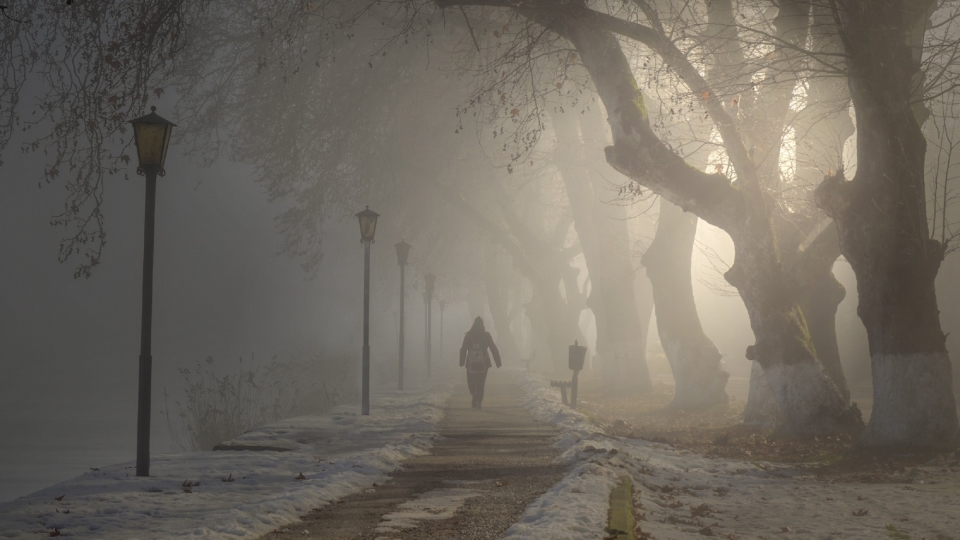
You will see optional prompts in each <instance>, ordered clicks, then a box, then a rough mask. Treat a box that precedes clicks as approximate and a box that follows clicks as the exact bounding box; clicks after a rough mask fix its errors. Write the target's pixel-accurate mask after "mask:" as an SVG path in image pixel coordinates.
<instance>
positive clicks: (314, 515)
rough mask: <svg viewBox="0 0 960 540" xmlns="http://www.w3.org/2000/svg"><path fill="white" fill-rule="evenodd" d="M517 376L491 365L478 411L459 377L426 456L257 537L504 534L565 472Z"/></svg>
mask: <svg viewBox="0 0 960 540" xmlns="http://www.w3.org/2000/svg"><path fill="white" fill-rule="evenodd" d="M515 376H516V372H510V371H504V370H499V371H498V370H497V369H491V370H490V373H489V377H488V379H487V387H486V396H485V397H484V401H483V409H482V410H479V411H478V410H475V409H473V408H471V407H470V394H469V392H468V391H467V386H466V376H464V377H463V381H461V383H460V384H459V386H458V387H457V390H456V391H455V393H454V396H453V398H452V399H451V400H450V403H449V404H448V405H447V409H446V416H445V418H444V420H443V422H441V424H440V435H441V437H440V439H439V440H438V441H437V443H436V445H435V446H434V447H433V451H432V453H431V454H430V455H427V456H421V457H417V458H413V459H411V460H408V461H406V462H405V463H404V467H403V469H401V470H400V471H397V472H395V473H394V474H393V476H392V478H391V479H390V480H389V481H388V482H387V483H386V484H384V485H382V486H377V485H374V486H371V487H370V488H369V489H367V490H366V491H365V492H363V493H360V494H357V495H353V496H351V497H348V498H345V499H342V500H341V501H340V502H339V503H338V504H332V505H328V506H326V507H323V508H320V509H317V510H313V511H312V512H310V513H309V514H307V515H305V516H302V518H301V519H302V521H300V522H298V523H294V524H291V525H289V526H287V527H284V528H282V529H281V530H279V531H276V532H273V533H270V534H268V535H266V536H264V537H262V538H263V539H265V540H279V539H292V538H297V539H303V538H323V539H326V540H339V539H355V538H362V539H403V538H416V539H418V540H429V539H441V538H442V539H451V538H455V539H487V538H489V539H499V538H501V537H502V535H503V532H504V531H505V530H506V529H507V528H508V527H509V526H510V525H512V524H513V523H515V522H516V521H517V520H518V519H519V517H520V515H521V514H522V513H523V510H524V509H525V508H526V506H527V505H528V504H530V503H531V502H532V501H533V500H534V499H536V498H537V497H538V496H539V495H541V494H542V493H543V492H544V491H546V490H547V489H548V488H549V487H550V486H552V485H554V484H555V483H557V482H559V481H560V479H561V478H562V477H563V474H564V470H563V468H562V467H560V466H557V465H553V464H552V462H553V459H554V458H555V457H556V456H557V455H558V450H557V449H556V448H553V447H551V446H550V443H551V442H552V440H553V438H554V437H555V436H556V435H557V432H556V430H554V429H553V428H552V427H551V426H548V425H543V424H540V423H536V422H534V421H533V419H531V418H530V416H529V415H528V414H527V412H526V410H524V409H523V408H522V407H521V405H520V399H521V397H522V391H521V390H520V388H519V387H518V386H517V384H516V383H515V382H514V381H513V380H512V379H513V377H515Z"/></svg>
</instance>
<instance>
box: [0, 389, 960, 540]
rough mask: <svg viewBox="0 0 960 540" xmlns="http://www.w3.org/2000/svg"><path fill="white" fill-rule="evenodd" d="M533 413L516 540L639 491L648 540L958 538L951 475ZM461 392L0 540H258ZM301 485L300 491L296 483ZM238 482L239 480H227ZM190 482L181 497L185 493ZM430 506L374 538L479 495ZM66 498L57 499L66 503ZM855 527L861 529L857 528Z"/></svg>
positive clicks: (162, 478)
mask: <svg viewBox="0 0 960 540" xmlns="http://www.w3.org/2000/svg"><path fill="white" fill-rule="evenodd" d="M514 373H515V374H516V376H517V377H518V378H522V385H521V386H522V388H523V389H524V392H526V400H525V406H526V407H527V408H528V410H530V412H531V414H532V415H533V416H534V418H535V419H537V420H538V421H541V422H550V423H553V424H555V425H556V426H557V427H558V428H559V429H560V431H561V436H560V437H559V438H558V440H557V443H556V444H557V445H558V446H560V447H561V448H562V449H563V450H564V453H563V455H562V456H561V457H560V458H559V459H561V460H563V461H564V462H565V463H566V464H567V465H568V466H569V467H570V472H569V473H568V474H567V476H566V477H565V478H564V479H563V480H562V481H561V482H559V483H558V484H557V485H555V486H554V487H553V488H551V489H550V490H549V491H548V492H547V493H545V494H543V495H542V496H541V497H540V498H538V499H537V500H536V501H534V502H533V503H532V504H531V505H530V506H529V507H528V508H527V509H526V510H525V512H524V514H523V516H522V517H521V519H520V520H519V522H518V523H516V524H515V525H513V526H512V527H511V528H510V529H508V530H507V532H506V534H505V536H506V537H507V538H512V539H513V538H530V539H544V538H551V539H566V538H569V539H589V538H596V539H600V538H603V537H604V536H605V532H604V527H605V525H606V512H607V504H608V503H607V500H608V496H609V492H610V490H611V489H612V487H613V486H614V485H615V484H616V483H617V481H618V480H619V477H620V476H622V475H631V476H633V478H634V483H635V485H636V493H635V502H636V504H637V505H638V507H639V510H638V514H639V515H641V516H642V517H643V520H642V521H640V522H639V523H638V524H639V527H640V529H641V530H642V531H643V533H646V534H649V535H650V536H649V538H657V539H661V540H665V539H679V538H697V537H700V536H701V535H712V536H717V537H721V538H744V539H746V538H770V539H772V538H864V539H867V538H869V539H875V538H914V539H920V538H927V539H931V540H933V539H947V538H954V539H960V533H958V531H960V522H958V521H960V520H958V519H957V512H956V504H957V502H956V501H957V495H958V493H960V489H958V488H960V474H958V473H957V472H953V471H952V470H951V468H950V466H951V463H948V462H945V463H943V464H941V465H937V466H934V465H931V466H925V467H919V468H915V469H910V470H908V471H906V472H905V473H904V475H903V476H904V477H903V479H902V480H903V482H901V483H887V484H866V483H833V482H831V481H830V480H829V479H824V478H820V479H817V478H815V477H813V476H812V475H811V474H810V473H805V472H804V471H803V470H802V469H793V468H787V467H783V466H774V465H771V464H767V463H750V462H746V461H737V460H729V459H710V458H705V457H702V456H699V455H696V454H690V453H687V452H684V451H682V450H677V449H674V448H672V447H669V446H667V445H662V444H657V443H650V442H645V441H637V440H633V439H623V438H618V437H608V436H606V435H604V434H603V433H602V432H601V430H600V429H599V428H598V426H596V425H594V424H593V423H591V422H590V421H589V420H588V419H587V418H586V417H585V416H584V415H582V414H580V413H578V412H576V411H572V410H570V409H568V408H565V407H563V406H562V405H561V404H560V402H559V396H558V395H557V392H556V390H555V389H551V388H549V387H547V386H546V385H545V384H544V383H543V382H541V381H540V380H537V379H535V378H533V377H530V376H528V375H527V374H525V373H522V372H519V371H515V372H514ZM452 389H453V385H452V384H450V383H443V384H439V385H437V386H434V387H431V388H423V389H421V390H419V391H418V392H411V393H407V394H404V395H400V394H387V395H377V396H376V398H377V399H376V400H375V401H374V406H373V409H372V414H371V415H370V416H369V417H363V416H360V415H358V414H357V407H355V406H352V407H339V408H337V409H335V410H333V411H331V412H328V413H326V414H323V415H319V416H304V417H298V418H294V419H290V420H287V421H284V422H280V423H277V424H273V425H271V426H267V427H264V428H260V429H257V430H254V431H252V432H250V433H248V434H245V435H243V436H241V437H239V438H238V439H236V440H235V441H234V443H235V444H244V445H249V446H270V447H278V448H283V449H285V450H287V451H285V452H251V451H230V452H197V453H189V454H169V455H162V456H156V457H155V458H154V460H153V465H152V469H151V474H153V475H154V476H151V477H150V478H137V477H135V476H133V468H132V467H133V464H132V463H124V464H118V465H113V466H109V467H101V468H100V470H91V471H89V472H88V473H86V474H84V475H82V476H79V477H77V478H74V479H72V480H69V481H67V482H63V483H61V484H58V485H55V486H52V487H50V488H47V489H44V490H41V491H38V492H36V493H34V494H32V495H29V496H26V497H21V498H19V499H16V500H14V501H10V502H6V503H0V538H37V537H38V536H41V537H46V536H47V535H49V534H50V533H51V532H54V531H59V532H60V534H61V535H62V536H63V537H70V538H105V539H110V538H124V539H129V538H170V537H182V536H189V537H193V538H211V539H212V538H255V537H257V536H259V535H260V534H263V533H265V532H268V531H271V530H273V529H275V528H278V527H281V526H285V525H288V524H290V523H293V522H295V521H296V520H297V518H298V517H299V516H300V515H301V514H303V513H305V512H307V511H308V510H310V509H312V508H316V507H319V506H323V505H325V504H330V503H331V502H335V501H336V500H337V499H339V498H342V497H345V496H347V495H350V494H353V493H357V492H360V491H362V490H365V489H371V488H372V486H373V484H375V483H383V482H384V481H386V480H387V478H388V477H389V474H390V472H392V471H393V470H395V469H396V468H398V467H400V466H401V465H402V462H403V460H405V459H407V458H409V457H412V456H415V455H420V454H423V453H425V452H429V449H430V447H431V446H432V444H433V441H434V440H435V438H436V437H437V423H438V422H439V421H440V420H441V418H442V415H443V406H444V403H446V400H447V399H448V398H449V396H450V393H451V391H452ZM301 473H302V476H303V478H302V479H298V478H299V477H300V476H301ZM224 478H226V479H232V481H230V482H225V481H222V479H224ZM185 483H189V486H187V487H185V486H184V484H185ZM441 491H443V492H442V493H441V492H437V493H432V492H431V493H426V494H423V495H421V496H420V497H419V498H418V499H415V500H414V501H410V502H409V503H405V505H401V507H400V508H398V509H397V511H396V512H395V513H393V514H391V515H388V516H385V518H384V520H383V522H382V523H381V528H380V529H379V531H380V532H381V534H382V535H383V537H384V538H389V532H390V530H391V529H398V528H408V527H415V526H416V522H417V520H418V519H424V518H427V517H430V516H429V515H439V514H442V515H444V516H447V515H453V512H454V511H455V510H456V508H457V507H458V506H459V505H460V504H462V502H463V500H465V499H466V498H468V497H470V496H471V493H470V491H469V486H462V487H460V486H457V487H451V489H450V490H441ZM60 496H63V499H62V500H60V501H57V500H56V498H57V497H60ZM855 514H859V515H855Z"/></svg>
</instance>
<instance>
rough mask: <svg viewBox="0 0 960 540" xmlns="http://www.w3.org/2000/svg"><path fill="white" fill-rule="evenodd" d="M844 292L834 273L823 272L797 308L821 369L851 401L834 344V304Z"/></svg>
mask: <svg viewBox="0 0 960 540" xmlns="http://www.w3.org/2000/svg"><path fill="white" fill-rule="evenodd" d="M846 295H847V290H846V289H844V288H843V285H841V284H840V282H839V281H837V278H836V277H834V276H833V272H825V273H823V274H820V275H819V276H817V278H816V281H815V282H814V283H811V284H809V285H808V286H807V287H806V290H804V294H803V297H802V298H801V299H800V308H801V309H802V310H803V316H804V318H806V320H807V328H809V329H810V339H811V340H812V341H813V346H814V348H816V350H817V360H819V361H820V365H822V366H823V369H824V371H826V372H827V375H829V376H830V379H831V380H833V384H835V385H837V389H838V390H840V394H841V395H842V396H843V399H844V401H850V388H849V387H848V386H847V378H846V377H844V375H843V366H842V365H841V364H840V347H839V346H838V345H837V306H839V305H840V302H842V301H843V298H844V297H845V296H846Z"/></svg>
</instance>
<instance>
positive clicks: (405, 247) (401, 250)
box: [394, 240, 410, 390]
mask: <svg viewBox="0 0 960 540" xmlns="http://www.w3.org/2000/svg"><path fill="white" fill-rule="evenodd" d="M394 247H396V248H397V264H399V265H400V361H399V366H398V368H397V369H398V370H399V371H398V372H397V389H398V390H403V319H404V316H405V315H406V312H405V311H404V308H403V303H404V302H403V301H404V293H403V286H404V284H405V282H406V277H405V276H406V269H407V257H408V256H409V255H410V244H408V243H406V242H404V241H403V240H400V242H399V243H398V244H396V245H395V246H394Z"/></svg>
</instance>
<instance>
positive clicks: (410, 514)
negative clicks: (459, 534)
mask: <svg viewBox="0 0 960 540" xmlns="http://www.w3.org/2000/svg"><path fill="white" fill-rule="evenodd" d="M479 494H480V493H478V492H476V491H473V490H470V489H464V488H445V489H434V490H431V491H427V492H425V493H421V494H420V495H418V496H417V498H416V499H413V500H412V501H407V502H404V503H400V505H398V506H397V511H396V512H391V513H389V514H387V515H385V516H383V517H382V518H380V525H379V526H377V528H376V529H374V530H375V531H376V532H378V533H391V532H396V531H399V530H401V529H412V528H414V527H416V526H417V522H418V521H423V520H441V519H450V518H452V517H453V514H454V513H456V511H457V510H458V509H459V508H460V507H461V506H463V502H464V501H466V500H467V499H469V498H470V497H476V496H477V495H479Z"/></svg>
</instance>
